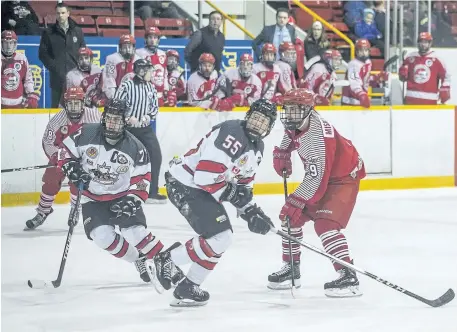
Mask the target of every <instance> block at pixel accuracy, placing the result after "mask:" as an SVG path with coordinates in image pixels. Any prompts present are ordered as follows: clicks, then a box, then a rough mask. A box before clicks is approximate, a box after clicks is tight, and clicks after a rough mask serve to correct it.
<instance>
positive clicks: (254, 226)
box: [241, 204, 274, 235]
mask: <svg viewBox="0 0 457 332" xmlns="http://www.w3.org/2000/svg"><path fill="white" fill-rule="evenodd" d="M241 218H243V219H244V220H246V221H247V222H248V228H249V230H250V231H251V232H253V233H257V234H262V235H265V234H267V233H268V232H269V231H270V228H271V227H274V225H273V223H272V222H271V220H270V218H268V217H267V216H266V215H265V213H263V211H262V209H260V208H259V207H258V206H257V205H256V204H254V205H252V206H250V207H248V208H247V209H246V210H244V213H243V214H242V215H241Z"/></svg>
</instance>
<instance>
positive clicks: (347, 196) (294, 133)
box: [268, 89, 365, 297]
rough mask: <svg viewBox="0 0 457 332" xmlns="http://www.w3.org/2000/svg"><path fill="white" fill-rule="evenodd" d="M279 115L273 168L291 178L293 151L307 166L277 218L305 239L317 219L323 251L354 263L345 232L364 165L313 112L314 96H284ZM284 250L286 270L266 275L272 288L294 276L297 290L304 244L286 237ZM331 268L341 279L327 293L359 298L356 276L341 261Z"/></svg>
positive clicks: (294, 93)
mask: <svg viewBox="0 0 457 332" xmlns="http://www.w3.org/2000/svg"><path fill="white" fill-rule="evenodd" d="M280 117H281V122H282V123H283V124H284V127H285V133H284V137H283V139H282V142H281V145H280V147H276V148H275V149H274V151H273V166H274V169H275V171H276V173H278V175H279V176H281V177H283V176H287V177H288V176H290V175H291V174H292V161H291V153H292V151H294V150H296V151H297V152H298V155H299V157H300V159H301V161H302V162H303V166H304V168H305V177H304V179H303V181H302V183H301V184H300V185H299V186H298V188H297V189H296V190H295V191H294V192H293V193H292V194H290V195H289V197H287V199H286V204H285V205H284V206H283V208H282V209H281V213H280V214H279V219H280V220H282V222H283V224H282V228H283V231H285V232H287V231H288V227H287V226H288V225H287V223H289V224H290V225H289V226H290V234H291V235H292V236H294V237H296V238H297V239H302V237H303V231H302V227H303V225H304V224H305V223H306V222H308V221H310V220H313V221H314V230H315V231H316V234H317V235H318V236H319V237H320V239H321V241H322V245H323V247H324V250H325V251H326V252H327V253H328V254H331V255H333V256H335V257H337V258H339V259H342V260H344V261H346V262H351V258H350V256H349V247H348V243H347V241H346V237H345V236H344V234H343V233H341V230H342V229H344V228H346V226H347V224H348V222H349V218H350V216H351V213H352V210H353V209H354V205H355V202H356V199H357V194H358V192H359V183H360V180H361V179H362V178H364V177H365V168H364V165H363V161H362V159H361V158H360V156H359V154H358V152H357V150H356V148H355V147H354V146H353V145H352V143H351V141H349V140H348V139H346V138H344V137H343V136H341V135H340V134H339V133H338V132H337V131H336V129H335V128H334V127H333V126H332V125H331V124H330V123H329V122H327V121H326V120H325V119H324V118H322V117H321V116H320V115H319V114H318V113H317V112H316V111H315V110H314V95H313V93H311V92H310V91H308V90H305V89H295V90H291V91H289V92H288V93H286V95H285V96H284V106H283V110H282V111H281V113H280ZM282 250H283V254H282V258H283V261H284V266H283V268H282V269H281V270H279V271H278V272H275V273H272V274H271V275H269V276H268V281H269V285H268V287H269V288H271V289H285V288H290V285H291V280H292V277H293V278H294V281H295V285H296V286H298V287H299V286H300V246H299V245H298V244H296V243H293V244H291V248H289V242H288V240H286V239H283V242H282ZM289 250H291V252H292V257H290V255H289ZM292 260H293V264H291V261H292ZM292 265H293V270H292ZM333 266H334V268H335V270H336V271H337V272H339V273H340V277H339V278H338V279H336V280H334V281H332V282H328V283H326V284H325V285H324V290H325V294H326V295H327V296H330V297H349V296H359V295H361V292H360V291H359V289H358V286H359V281H358V280H357V276H356V275H355V272H353V271H352V270H350V269H348V268H346V267H343V266H341V265H339V264H338V263H334V264H333Z"/></svg>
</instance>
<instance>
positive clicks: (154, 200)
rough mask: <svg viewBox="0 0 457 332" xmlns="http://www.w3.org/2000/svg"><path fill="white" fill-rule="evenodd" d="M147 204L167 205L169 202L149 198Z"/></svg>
mask: <svg viewBox="0 0 457 332" xmlns="http://www.w3.org/2000/svg"><path fill="white" fill-rule="evenodd" d="M145 203H146V204H167V200H166V199H154V198H148V199H147V200H146V202H145Z"/></svg>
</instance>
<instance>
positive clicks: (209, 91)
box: [187, 53, 220, 110]
mask: <svg viewBox="0 0 457 332" xmlns="http://www.w3.org/2000/svg"><path fill="white" fill-rule="evenodd" d="M198 62H199V63H200V65H199V68H198V71H196V72H194V73H193V74H192V75H190V77H189V81H188V82H187V100H188V102H189V104H190V105H191V106H195V107H202V108H205V109H213V110H215V109H217V105H218V104H219V101H220V99H219V98H218V97H217V96H216V92H217V91H216V81H217V77H218V75H217V71H216V70H214V64H215V63H216V59H215V58H214V56H213V55H212V54H211V53H203V54H202V55H200V58H199V59H198Z"/></svg>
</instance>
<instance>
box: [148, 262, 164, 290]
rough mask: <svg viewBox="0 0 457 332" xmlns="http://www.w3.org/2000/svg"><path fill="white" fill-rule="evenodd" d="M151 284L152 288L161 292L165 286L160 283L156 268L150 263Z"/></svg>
mask: <svg viewBox="0 0 457 332" xmlns="http://www.w3.org/2000/svg"><path fill="white" fill-rule="evenodd" d="M151 284H152V285H153V286H154V289H155V290H156V292H157V293H159V294H163V292H165V288H163V286H162V284H161V283H160V281H159V279H158V278H157V273H156V268H155V266H153V265H151Z"/></svg>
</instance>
